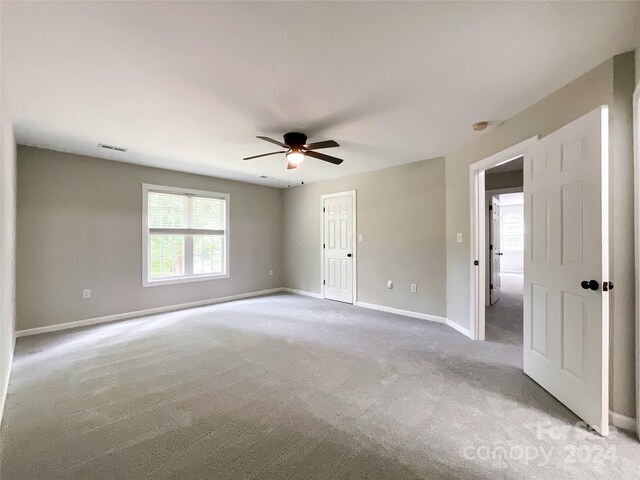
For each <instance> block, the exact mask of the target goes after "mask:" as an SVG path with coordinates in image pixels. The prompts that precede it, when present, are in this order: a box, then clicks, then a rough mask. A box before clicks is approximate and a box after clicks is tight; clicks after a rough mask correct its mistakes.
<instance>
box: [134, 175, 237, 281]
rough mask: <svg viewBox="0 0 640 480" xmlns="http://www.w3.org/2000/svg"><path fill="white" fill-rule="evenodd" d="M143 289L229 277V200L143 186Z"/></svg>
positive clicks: (225, 195) (211, 194) (220, 196)
mask: <svg viewBox="0 0 640 480" xmlns="http://www.w3.org/2000/svg"><path fill="white" fill-rule="evenodd" d="M142 194H143V236H144V239H143V269H144V272H143V286H145V287H149V286H153V285H166V284H171V283H182V282H195V281H200V280H211V279H214V278H228V277H229V255H228V252H229V245H228V241H227V239H228V234H229V227H228V225H229V220H228V210H229V195H228V194H225V193H213V192H204V191H200V190H187V189H183V188H174V187H162V186H158V185H148V184H143V185H142Z"/></svg>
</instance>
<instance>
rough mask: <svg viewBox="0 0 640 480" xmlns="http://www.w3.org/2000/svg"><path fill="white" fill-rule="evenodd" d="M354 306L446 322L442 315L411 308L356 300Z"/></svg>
mask: <svg viewBox="0 0 640 480" xmlns="http://www.w3.org/2000/svg"><path fill="white" fill-rule="evenodd" d="M356 306H358V307H362V308H369V309H371V310H379V311H381V312H387V313H395V314H396V315H404V316H405V317H412V318H419V319H420V320H429V321H430V322H437V323H447V319H446V318H444V317H438V316H437V315H429V314H428V313H419V312H412V311H411V310H402V309H400V308H393V307H385V306H384V305H375V304H373V303H365V302H356Z"/></svg>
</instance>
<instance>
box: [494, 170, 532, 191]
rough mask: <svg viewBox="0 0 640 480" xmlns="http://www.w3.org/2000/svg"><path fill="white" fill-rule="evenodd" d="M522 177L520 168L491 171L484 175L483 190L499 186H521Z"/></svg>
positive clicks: (522, 182)
mask: <svg viewBox="0 0 640 480" xmlns="http://www.w3.org/2000/svg"><path fill="white" fill-rule="evenodd" d="M523 185H524V179H523V177H522V170H516V171H514V172H502V173H491V174H487V175H485V177H484V188H485V190H498V189H500V188H513V187H522V186H523Z"/></svg>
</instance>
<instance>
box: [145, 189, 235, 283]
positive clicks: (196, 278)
mask: <svg viewBox="0 0 640 480" xmlns="http://www.w3.org/2000/svg"><path fill="white" fill-rule="evenodd" d="M153 191H155V192H159V193H175V194H180V195H193V196H198V197H207V198H216V199H219V200H224V202H225V212H224V213H225V230H224V236H223V242H224V248H223V256H224V273H223V274H213V275H208V274H205V275H193V273H191V274H190V273H189V272H191V265H192V259H193V251H192V250H190V249H189V247H188V244H189V242H185V275H184V276H180V277H169V278H163V279H159V280H149V278H148V274H149V265H148V256H149V251H148V250H149V228H148V218H147V215H148V213H149V212H148V208H147V201H148V196H149V192H153ZM230 198H231V196H230V195H229V194H228V193H219V192H210V191H207V190H194V189H192V188H182V187H170V186H166V185H153V184H150V183H143V184H142V286H143V287H158V286H161V285H175V284H178V283H191V282H204V281H209V280H220V279H224V278H229V277H230V273H229V246H230V244H231V242H230V240H229V235H230V229H229V218H230V216H231V215H230V205H231V202H230ZM190 232H192V230H185V235H188V234H191V233H190Z"/></svg>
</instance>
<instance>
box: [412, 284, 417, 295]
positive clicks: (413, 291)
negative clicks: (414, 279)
mask: <svg viewBox="0 0 640 480" xmlns="http://www.w3.org/2000/svg"><path fill="white" fill-rule="evenodd" d="M417 291H418V285H416V284H415V283H412V284H411V293H416V292H417Z"/></svg>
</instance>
